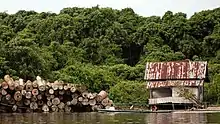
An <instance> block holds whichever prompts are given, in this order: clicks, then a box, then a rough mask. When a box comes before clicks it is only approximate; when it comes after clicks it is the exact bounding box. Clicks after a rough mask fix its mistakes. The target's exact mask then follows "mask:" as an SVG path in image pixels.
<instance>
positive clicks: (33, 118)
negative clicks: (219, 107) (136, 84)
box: [0, 113, 220, 124]
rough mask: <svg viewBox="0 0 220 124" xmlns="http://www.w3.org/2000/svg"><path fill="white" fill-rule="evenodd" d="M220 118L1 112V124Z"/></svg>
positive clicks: (181, 122) (175, 122) (132, 123)
mask: <svg viewBox="0 0 220 124" xmlns="http://www.w3.org/2000/svg"><path fill="white" fill-rule="evenodd" d="M219 118H220V113H216V114H204V113H200V114H199V113H194V114H174V113H157V114H156V113H149V114H141V113H111V114H110V113H33V114H30V113H29V114H0V124H207V123H220V119H219Z"/></svg>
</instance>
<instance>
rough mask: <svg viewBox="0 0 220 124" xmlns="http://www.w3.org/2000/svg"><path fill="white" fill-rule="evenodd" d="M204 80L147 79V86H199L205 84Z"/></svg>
mask: <svg viewBox="0 0 220 124" xmlns="http://www.w3.org/2000/svg"><path fill="white" fill-rule="evenodd" d="M203 83H204V80H167V81H147V88H148V89H151V88H161V87H174V86H188V87H193V86H194V87H198V86H203Z"/></svg>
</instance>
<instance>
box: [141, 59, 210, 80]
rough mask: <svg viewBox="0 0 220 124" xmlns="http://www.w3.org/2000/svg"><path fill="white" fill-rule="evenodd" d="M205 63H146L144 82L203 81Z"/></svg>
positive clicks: (186, 61) (185, 61)
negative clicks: (168, 80) (170, 80)
mask: <svg viewBox="0 0 220 124" xmlns="http://www.w3.org/2000/svg"><path fill="white" fill-rule="evenodd" d="M206 67H207V62H206V61H188V60H184V61H174V62H147V64H146V69H145V77H144V78H145V80H167V79H205V75H206Z"/></svg>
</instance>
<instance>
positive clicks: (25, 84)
mask: <svg viewBox="0 0 220 124" xmlns="http://www.w3.org/2000/svg"><path fill="white" fill-rule="evenodd" d="M112 105H113V102H112V100H110V99H109V98H108V93H107V92H106V91H103V90H102V91H101V92H100V93H91V92H89V91H88V90H87V88H86V87H85V86H83V85H76V84H69V83H64V82H63V81H54V82H51V83H50V82H47V81H45V80H43V79H41V77H39V76H37V77H36V80H35V81H33V82H32V81H30V80H27V81H24V80H23V79H19V80H13V79H12V78H11V77H10V76H9V75H5V76H4V81H3V82H1V83H0V108H1V112H80V111H85V112H89V111H96V110H97V109H104V108H107V107H109V106H112Z"/></svg>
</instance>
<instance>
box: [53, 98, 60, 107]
mask: <svg viewBox="0 0 220 124" xmlns="http://www.w3.org/2000/svg"><path fill="white" fill-rule="evenodd" d="M52 104H53V105H58V104H60V99H59V98H54V99H52Z"/></svg>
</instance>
